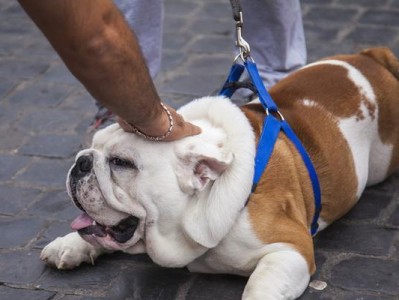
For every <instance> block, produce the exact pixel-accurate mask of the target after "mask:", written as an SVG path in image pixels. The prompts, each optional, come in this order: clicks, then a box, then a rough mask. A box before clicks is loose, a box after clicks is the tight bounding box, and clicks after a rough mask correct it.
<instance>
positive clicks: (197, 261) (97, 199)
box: [41, 48, 399, 300]
mask: <svg viewBox="0 0 399 300" xmlns="http://www.w3.org/2000/svg"><path fill="white" fill-rule="evenodd" d="M398 78H399V62H398V60H397V59H396V58H395V57H394V55H393V54H392V52H391V51H390V50H388V49H385V48H377V49H370V50H366V51H363V52H362V53H360V54H356V55H341V56H336V57H331V58H327V59H324V60H321V61H319V62H316V63H313V64H310V65H308V66H306V67H305V68H302V69H301V70H299V71H297V72H295V73H294V74H292V75H290V76H289V77H287V78H286V79H284V80H282V81H281V82H279V83H278V84H276V85H275V86H274V87H273V88H271V89H270V94H271V96H272V97H273V99H274V100H275V101H276V103H277V105H278V106H279V107H280V110H281V112H282V114H283V115H284V117H285V119H286V120H288V122H289V123H290V125H291V126H292V128H293V129H294V131H295V132H296V133H297V135H298V137H299V138H300V139H301V140H302V142H303V144H304V146H305V147H306V149H307V150H308V152H309V154H310V157H311V158H312V160H313V163H314V165H315V168H316V170H317V173H318V176H319V180H320V184H321V191H322V203H323V210H322V212H321V217H320V220H319V225H320V230H321V229H323V228H325V227H326V226H328V225H329V224H331V223H332V222H333V221H334V220H336V219H338V218H340V217H342V216H343V215H344V214H345V213H347V212H348V211H349V210H350V209H351V208H352V207H353V206H354V205H355V204H356V202H357V201H358V199H359V197H360V195H361V194H362V192H363V190H364V189H365V187H366V186H369V185H372V184H375V183H378V182H381V181H383V180H384V179H385V178H386V177H387V176H389V175H390V174H391V173H392V172H394V171H395V170H396V169H397V167H398V165H399V80H398ZM179 112H180V113H181V114H182V115H183V116H184V118H185V119H186V120H188V121H190V122H192V123H194V124H196V125H198V126H200V127H201V128H202V133H201V134H200V135H198V136H192V137H188V138H185V139H183V140H179V141H176V142H151V141H147V140H144V139H143V138H140V137H138V136H136V135H134V134H129V133H126V132H124V131H123V130H122V129H121V128H120V127H119V125H117V124H114V125H111V126H109V127H107V128H105V129H103V130H102V131H99V132H98V133H97V134H96V135H95V137H94V139H93V144H92V147H91V148H89V149H86V150H83V151H81V152H80V153H79V154H78V155H77V159H76V162H75V164H74V165H73V166H72V168H71V170H70V172H69V174H68V181H67V187H68V191H69V194H70V196H71V198H72V199H73V201H74V202H75V204H76V205H77V206H78V207H79V208H80V209H82V210H83V211H84V213H83V214H82V215H81V216H80V217H78V218H77V219H76V220H75V221H74V222H73V223H72V228H73V229H75V230H77V231H78V233H77V232H74V233H70V234H68V235H66V236H64V237H61V238H57V239H56V240H55V241H53V242H52V243H50V244H49V245H48V246H47V247H45V248H44V249H43V252H42V254H41V258H42V259H43V260H45V261H46V262H47V263H49V264H51V265H55V266H57V267H58V268H60V269H69V268H74V267H76V266H78V265H79V264H81V263H82V262H93V261H94V260H95V259H96V258H97V257H98V256H99V255H100V254H102V253H105V252H112V251H115V250H122V251H125V252H127V253H131V254H134V253H143V252H146V253H148V255H149V256H150V257H151V258H152V259H153V261H154V262H156V263H158V264H160V265H162V266H166V267H181V266H187V267H188V268H189V270H191V271H193V272H207V273H232V274H239V275H244V276H249V280H248V284H247V286H246V288H245V291H244V294H243V299H261V300H264V299H294V298H297V297H299V296H300V295H301V294H302V293H303V291H304V290H305V289H306V287H307V285H308V282H309V279H310V276H311V274H312V273H313V272H314V271H315V263H314V255H313V243H312V237H311V235H310V228H309V227H310V223H311V220H312V218H313V214H314V199H313V192H312V188H311V183H310V180H309V176H308V173H307V170H306V168H305V166H304V163H303V161H302V159H301V157H300V155H299V153H298V152H297V150H296V148H295V147H294V146H293V144H291V142H290V141H289V140H288V139H287V138H286V137H285V135H284V134H283V133H281V134H280V136H279V139H278V141H277V144H276V146H275V149H274V152H273V155H272V157H271V160H270V162H269V164H268V166H267V168H266V171H265V172H264V174H263V177H262V179H261V181H260V182H259V185H258V186H257V189H256V190H255V192H254V193H252V194H251V185H252V179H253V178H252V177H253V173H254V156H255V148H256V143H257V138H258V137H259V133H260V130H261V128H262V123H263V121H264V118H265V111H264V110H263V109H262V106H261V105H260V104H259V102H257V101H254V102H252V103H250V104H248V105H245V106H243V107H242V108H241V109H240V108H238V107H237V106H235V105H234V104H232V103H231V102H230V101H229V100H228V99H225V98H223V97H206V98H202V99H198V100H195V101H193V102H191V103H189V104H187V105H186V106H184V107H182V108H181V109H180V110H179ZM248 198H249V202H248V204H247V205H245V204H246V202H247V199H248Z"/></svg>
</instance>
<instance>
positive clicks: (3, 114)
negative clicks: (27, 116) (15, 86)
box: [0, 100, 21, 145]
mask: <svg viewBox="0 0 399 300" xmlns="http://www.w3.org/2000/svg"><path fill="white" fill-rule="evenodd" d="M20 115H21V108H20V107H16V106H12V105H10V104H9V103H8V102H7V100H4V101H2V102H0V129H1V130H6V131H7V132H8V133H9V132H10V131H9V130H10V127H11V126H12V125H13V124H14V123H15V122H17V120H18V119H19V117H20ZM7 142H8V139H5V140H2V142H1V144H3V145H4V144H6V143H7Z"/></svg>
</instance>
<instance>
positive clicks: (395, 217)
mask: <svg viewBox="0 0 399 300" xmlns="http://www.w3.org/2000/svg"><path fill="white" fill-rule="evenodd" d="M388 223H389V224H391V225H393V226H399V207H397V208H396V210H395V211H394V213H393V214H392V216H391V218H390V219H389V222H388Z"/></svg>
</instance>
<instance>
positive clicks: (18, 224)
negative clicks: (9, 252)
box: [0, 217, 46, 249]
mask: <svg viewBox="0 0 399 300" xmlns="http://www.w3.org/2000/svg"><path fill="white" fill-rule="evenodd" d="M45 224H46V222H45V221H44V220H40V219H37V218H33V217H19V218H17V217H0V228H1V232H0V248H4V249H5V248H13V247H23V246H25V245H26V244H27V243H28V242H29V241H31V240H32V239H34V238H35V237H36V236H37V235H38V233H39V232H40V230H41V229H42V227H43V226H44V225H45Z"/></svg>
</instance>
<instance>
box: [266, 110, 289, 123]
mask: <svg viewBox="0 0 399 300" xmlns="http://www.w3.org/2000/svg"><path fill="white" fill-rule="evenodd" d="M273 113H276V114H277V115H278V117H279V118H280V121H285V118H284V116H283V115H282V113H281V112H280V111H279V110H277V111H273ZM270 114H271V112H270V111H269V109H268V108H266V116H269V115H270Z"/></svg>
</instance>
